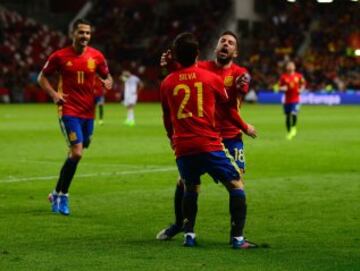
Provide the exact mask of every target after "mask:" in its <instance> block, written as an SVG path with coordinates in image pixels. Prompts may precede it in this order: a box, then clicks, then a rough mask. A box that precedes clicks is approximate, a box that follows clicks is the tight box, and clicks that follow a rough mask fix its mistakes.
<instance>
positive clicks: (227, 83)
mask: <svg viewBox="0 0 360 271" xmlns="http://www.w3.org/2000/svg"><path fill="white" fill-rule="evenodd" d="M233 82H234V77H233V76H226V77H225V79H224V86H225V87H231V86H232V85H233Z"/></svg>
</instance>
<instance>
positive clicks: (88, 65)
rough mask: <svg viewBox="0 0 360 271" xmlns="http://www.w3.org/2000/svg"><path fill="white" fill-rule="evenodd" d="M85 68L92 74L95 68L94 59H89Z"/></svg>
mask: <svg viewBox="0 0 360 271" xmlns="http://www.w3.org/2000/svg"><path fill="white" fill-rule="evenodd" d="M87 67H88V69H89V70H90V71H91V72H94V71H95V68H96V63H95V59H93V58H89V59H88V60H87Z"/></svg>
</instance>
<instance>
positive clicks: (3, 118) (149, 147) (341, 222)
mask: <svg viewBox="0 0 360 271" xmlns="http://www.w3.org/2000/svg"><path fill="white" fill-rule="evenodd" d="M86 3H87V2H86V1H80V0H71V1H70V0H62V1H59V0H52V1H50V0H46V1H44V0H35V1H20V0H0V6H1V8H0V41H1V42H0V88H1V94H0V99H1V100H5V101H6V100H8V101H11V104H5V103H3V104H0V271H3V270H4V271H5V270H6V271H29V270H30V271H32V270H34V271H62V270H69V271H70V270H71V271H72V270H74V271H83V270H84V271H89V270H109V271H113V270H126V271H128V270H129V271H132V270H134V271H135V270H136V271H137V270H143V271H146V270H149V271H153V270H162V271H163V270H169V271H173V270H179V271H180V270H199V271H201V270H206V271H208V270H218V271H224V270H242V271H255V270H256V271H257V270H259V271H284V270H296V271H308V270H321V271H334V270H336V271H358V270H360V269H359V267H360V256H359V255H360V217H359V209H360V202H359V195H360V183H359V179H360V178H359V176H360V169H359V164H360V140H359V134H360V132H359V128H360V107H359V105H347V106H322V105H307V106H303V107H302V108H301V111H300V114H299V124H298V135H297V136H296V138H294V139H293V140H291V141H287V140H286V139H285V123H284V116H283V112H282V106H281V105H279V104H274V105H263V104H260V103H261V102H271V103H279V102H280V99H281V98H280V97H279V95H280V94H279V93H276V92H274V91H273V90H272V89H273V88H274V85H275V89H276V79H277V77H278V75H279V72H280V70H281V64H282V63H283V61H284V58H285V55H288V54H289V55H291V56H295V59H296V62H297V63H298V66H299V69H300V71H302V72H303V73H304V74H305V76H306V78H307V80H308V81H309V85H308V91H309V93H308V94H307V95H308V96H307V97H305V98H306V99H307V100H308V103H315V102H318V103H325V102H327V103H328V104H337V103H339V102H341V103H343V102H344V99H345V100H346V101H349V103H356V101H357V97H358V96H359V94H357V93H359V91H358V90H359V58H358V57H356V56H355V52H356V49H358V48H359V38H358V35H359V34H358V33H359V25H360V24H359V16H358V14H359V2H355V1H350V0H343V1H339V0H334V1H333V3H331V4H318V3H317V2H316V1H315V0H308V1H300V0H297V1H296V2H295V3H290V2H287V1H285V0H263V1H260V0H259V1H247V0H241V1H240V0H239V1H236V2H233V1H230V0H224V1H215V0H213V1H190V0H182V1H180V0H175V1H160V0H147V1H145V0H143V1H136V0H132V1H130V0H128V1H105V0H103V1H97V2H95V1H94V2H92V3H93V8H92V9H91V10H90V11H89V13H88V16H87V17H88V18H89V19H90V20H91V21H93V22H94V24H95V25H96V29H95V33H94V36H93V38H94V39H93V43H92V44H93V45H95V46H96V47H98V48H100V49H102V50H104V51H105V54H106V55H107V58H108V59H109V63H110V65H111V70H112V73H113V74H114V76H115V77H117V76H118V75H120V73H121V72H122V71H123V69H132V70H133V71H134V72H135V73H137V74H139V76H140V77H141V78H142V79H143V80H144V81H145V83H146V89H145V90H144V91H142V93H141V99H142V101H153V100H157V98H158V96H157V95H158V94H157V93H158V92H157V91H158V90H157V86H158V84H159V79H158V61H159V56H160V53H161V51H162V50H164V49H166V48H167V47H168V46H169V43H170V41H171V39H172V38H173V37H174V36H175V35H176V34H177V33H178V32H181V31H183V30H191V31H194V32H195V33H196V34H197V35H198V37H199V38H200V39H201V44H202V47H203V51H202V57H204V58H206V57H210V58H211V57H212V51H213V47H214V45H215V43H216V37H217V34H218V33H220V32H222V31H223V29H225V28H230V29H233V30H235V31H237V32H238V33H239V35H241V37H242V38H241V40H242V41H241V57H240V58H239V60H238V61H239V63H240V64H242V65H245V66H247V67H249V69H250V70H251V73H252V75H253V81H254V82H253V85H252V88H253V89H255V90H256V92H257V94H258V98H259V101H258V104H245V105H244V106H243V107H242V112H241V113H242V116H243V117H244V119H245V120H246V121H248V122H250V123H251V124H254V125H255V126H256V128H257V131H258V138H257V139H256V140H252V139H250V138H248V137H244V142H245V151H246V175H245V181H246V190H247V199H248V219H247V222H246V229H245V233H246V237H247V238H249V240H252V241H255V242H257V243H259V244H264V243H266V244H268V248H264V249H257V250H249V251H234V250H232V249H230V248H229V245H228V237H229V231H228V229H229V219H228V196H227V194H226V193H225V191H224V188H223V187H222V186H221V185H215V184H214V183H213V182H212V180H211V178H209V177H208V176H204V178H202V191H201V195H200V198H199V213H198V220H197V225H196V231H197V234H198V242H199V246H198V247H197V248H195V249H194V250H192V249H190V250H188V249H185V248H184V247H182V236H181V235H179V236H176V237H175V238H174V240H173V241H170V242H159V241H158V240H156V239H155V236H156V233H158V232H159V230H160V229H162V228H164V227H165V226H167V225H168V223H171V222H172V219H173V210H172V204H173V192H174V184H175V181H176V179H177V177H178V172H177V169H176V165H175V162H174V157H173V153H172V151H171V148H170V146H169V142H168V139H167V138H166V134H165V131H164V127H163V124H162V118H161V108H160V106H159V103H145V102H144V103H141V104H139V105H137V107H136V125H135V126H134V127H128V126H126V125H122V122H123V120H124V119H125V117H126V111H125V109H124V108H123V107H122V106H120V104H119V103H118V101H117V99H119V94H118V93H119V88H120V86H119V81H117V82H116V85H117V86H116V87H115V90H114V91H112V92H109V93H108V94H107V95H108V97H107V98H108V101H112V100H113V101H116V102H114V103H108V104H107V105H106V107H105V119H104V121H105V123H104V125H102V126H100V125H98V124H96V127H95V134H94V137H93V142H92V145H91V148H89V149H88V150H86V153H85V154H84V157H83V159H82V161H81V164H80V166H79V168H78V171H77V173H76V175H75V178H74V181H73V184H72V187H71V194H70V199H71V208H72V210H71V211H72V213H71V215H70V216H68V217H64V216H60V215H53V214H52V213H51V211H50V206H49V203H48V202H47V195H48V193H49V192H50V191H51V189H52V188H53V186H54V183H55V182H56V179H57V174H58V172H59V166H60V165H61V162H62V161H63V160H64V158H65V156H66V152H67V146H66V144H65V141H64V138H63V137H62V134H61V132H60V129H59V125H58V119H57V114H56V113H57V110H56V106H55V105H54V104H52V103H51V102H50V101H49V98H48V97H47V96H46V95H45V93H44V92H42V91H40V90H39V89H38V86H37V85H36V83H35V81H36V76H37V73H38V72H39V69H40V67H41V66H42V65H43V63H44V61H45V59H46V57H47V55H49V54H50V53H51V51H53V50H55V49H57V48H59V47H62V46H63V45H64V44H66V43H68V38H67V33H68V27H69V22H70V21H72V20H73V19H74V18H75V17H76V15H77V14H78V13H79V12H80V11H81V10H82V8H83V7H84V5H85V4H86ZM30 18H31V19H30ZM311 95H313V96H311ZM339 95H340V96H339ZM262 96H264V99H265V101H264V100H263V101H261V99H262ZM323 97H325V98H323ZM339 97H340V99H339ZM35 101H37V102H36V103H35Z"/></svg>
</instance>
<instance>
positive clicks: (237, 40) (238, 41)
mask: <svg viewBox="0 0 360 271" xmlns="http://www.w3.org/2000/svg"><path fill="white" fill-rule="evenodd" d="M225 35H230V36H233V37H234V39H235V41H236V50H237V51H239V46H240V40H239V37H238V35H236V34H235V33H234V32H232V31H230V30H226V31H224V32H222V33H221V35H220V37H222V36H225Z"/></svg>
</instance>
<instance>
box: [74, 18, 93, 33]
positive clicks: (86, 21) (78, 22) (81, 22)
mask: <svg viewBox="0 0 360 271" xmlns="http://www.w3.org/2000/svg"><path fill="white" fill-rule="evenodd" d="M79 24H86V25H89V26H90V27H91V26H92V25H91V23H90V21H88V20H86V19H84V18H79V19H76V21H75V22H74V23H73V24H72V31H75V30H76V29H77V27H78V26H79Z"/></svg>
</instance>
